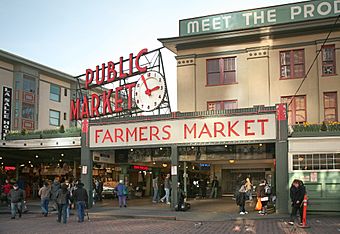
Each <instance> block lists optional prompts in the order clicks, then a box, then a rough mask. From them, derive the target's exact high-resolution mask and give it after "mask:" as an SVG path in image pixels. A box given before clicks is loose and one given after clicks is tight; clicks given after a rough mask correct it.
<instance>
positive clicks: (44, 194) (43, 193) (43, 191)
mask: <svg viewBox="0 0 340 234" xmlns="http://www.w3.org/2000/svg"><path fill="white" fill-rule="evenodd" d="M38 195H39V196H40V198H41V199H45V198H50V196H51V188H50V187H49V186H43V187H41V188H40V190H39V193H38Z"/></svg>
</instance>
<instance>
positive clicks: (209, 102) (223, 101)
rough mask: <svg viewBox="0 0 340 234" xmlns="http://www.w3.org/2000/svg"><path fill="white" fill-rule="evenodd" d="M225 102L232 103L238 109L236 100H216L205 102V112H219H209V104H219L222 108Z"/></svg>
mask: <svg viewBox="0 0 340 234" xmlns="http://www.w3.org/2000/svg"><path fill="white" fill-rule="evenodd" d="M226 102H234V103H235V104H236V109H237V108H238V100H237V99H230V100H218V101H208V102H207V110H208V111H219V110H209V104H216V103H219V104H220V105H223V107H224V103H226ZM221 110H231V109H224V108H223V109H221Z"/></svg>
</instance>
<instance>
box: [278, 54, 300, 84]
mask: <svg viewBox="0 0 340 234" xmlns="http://www.w3.org/2000/svg"><path fill="white" fill-rule="evenodd" d="M280 67H281V75H280V77H281V79H294V78H303V77H304V76H305V51H304V50H303V49H301V50H291V51H282V52H280Z"/></svg>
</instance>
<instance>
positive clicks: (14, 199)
mask: <svg viewBox="0 0 340 234" xmlns="http://www.w3.org/2000/svg"><path fill="white" fill-rule="evenodd" d="M25 198H26V197H25V191H24V190H23V189H21V188H19V186H18V184H14V185H13V188H12V189H11V190H10V191H9V193H8V199H9V201H10V202H11V219H15V216H16V213H17V211H18V213H19V218H21V215H22V206H23V203H24V201H25Z"/></svg>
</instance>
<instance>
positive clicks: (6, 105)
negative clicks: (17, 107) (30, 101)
mask: <svg viewBox="0 0 340 234" xmlns="http://www.w3.org/2000/svg"><path fill="white" fill-rule="evenodd" d="M11 109H12V88H9V87H6V86H3V88H2V124H1V140H5V138H6V135H7V133H9V131H10V130H11Z"/></svg>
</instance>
